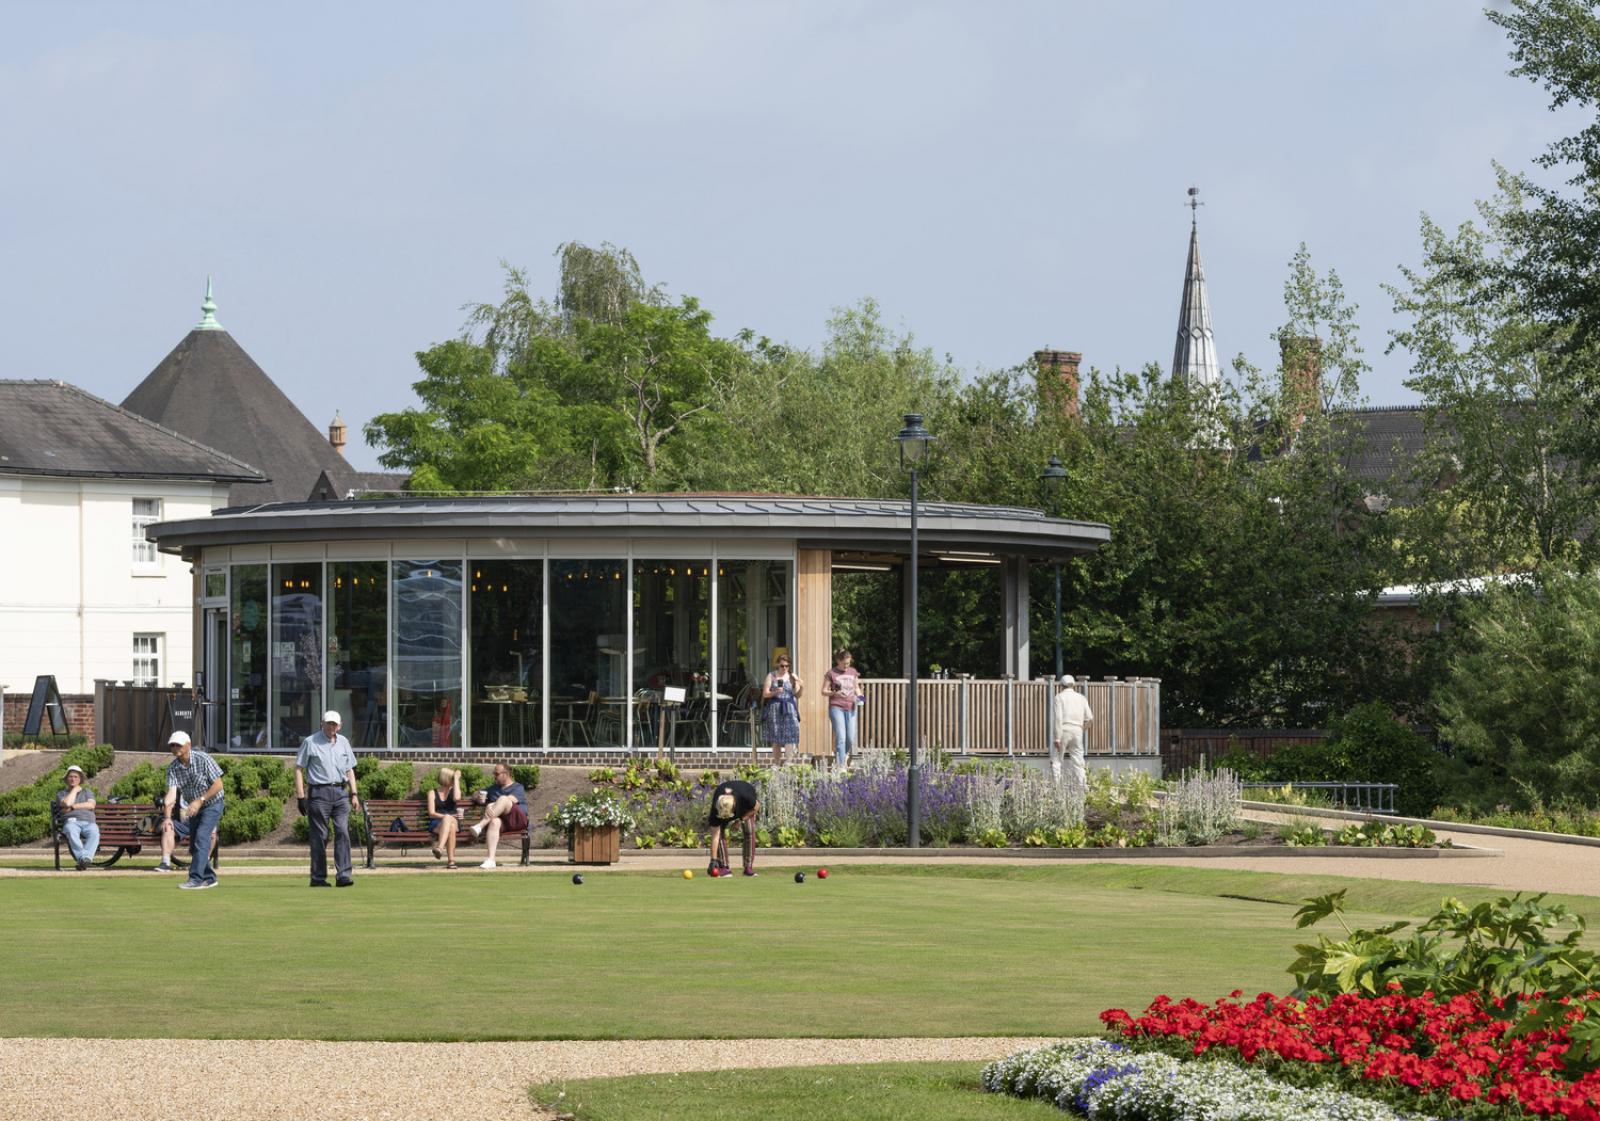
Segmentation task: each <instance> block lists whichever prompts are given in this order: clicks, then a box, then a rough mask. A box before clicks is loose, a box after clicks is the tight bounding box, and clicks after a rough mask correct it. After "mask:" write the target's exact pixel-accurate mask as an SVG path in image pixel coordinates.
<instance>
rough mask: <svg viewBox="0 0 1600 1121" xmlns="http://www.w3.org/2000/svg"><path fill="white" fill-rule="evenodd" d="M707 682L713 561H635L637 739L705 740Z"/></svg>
mask: <svg viewBox="0 0 1600 1121" xmlns="http://www.w3.org/2000/svg"><path fill="white" fill-rule="evenodd" d="M710 683H711V561H710V560H709V559H707V560H683V559H678V560H636V561H634V564H633V685H634V694H635V697H636V699H637V703H636V705H635V718H634V733H633V735H634V740H635V742H637V743H639V744H640V745H641V746H644V747H646V748H658V747H667V746H681V747H702V748H703V747H710V746H711V724H712V712H711V701H712V697H711V688H710ZM669 690H671V692H669Z"/></svg>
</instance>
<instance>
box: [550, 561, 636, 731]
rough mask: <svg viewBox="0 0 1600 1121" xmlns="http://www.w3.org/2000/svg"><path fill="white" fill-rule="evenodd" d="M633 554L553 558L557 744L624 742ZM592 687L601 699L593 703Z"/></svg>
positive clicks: (552, 643)
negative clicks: (630, 556) (623, 557)
mask: <svg viewBox="0 0 1600 1121" xmlns="http://www.w3.org/2000/svg"><path fill="white" fill-rule="evenodd" d="M626 563H627V562H625V561H622V560H617V559H611V560H603V559H602V560H558V561H551V562H550V694H551V696H550V700H551V705H552V711H553V713H554V717H553V718H554V720H555V722H556V724H555V727H554V728H553V729H552V734H551V746H553V747H571V746H574V745H582V744H583V743H585V742H586V741H587V742H589V743H595V744H607V745H616V744H621V743H623V742H624V740H625V737H626V728H627V723H626V722H627V721H628V720H629V719H630V713H629V699H628V697H627V695H626V694H627V689H628V676H627V656H628V604H627V589H628V580H627V576H628V573H627V568H626ZM591 694H592V695H593V696H594V701H593V703H588V700H589V697H590V696H591Z"/></svg>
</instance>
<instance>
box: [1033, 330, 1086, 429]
mask: <svg viewBox="0 0 1600 1121" xmlns="http://www.w3.org/2000/svg"><path fill="white" fill-rule="evenodd" d="M1033 361H1034V364H1035V365H1036V366H1037V367H1038V368H1039V399H1040V404H1041V405H1046V406H1048V407H1049V408H1051V409H1052V410H1054V411H1055V412H1057V413H1059V414H1060V415H1061V416H1066V417H1076V416H1077V415H1078V363H1080V362H1082V361H1083V354H1082V353H1081V352H1079V351H1076V350H1051V349H1050V348H1049V347H1046V348H1045V349H1044V350H1036V351H1034V352H1033Z"/></svg>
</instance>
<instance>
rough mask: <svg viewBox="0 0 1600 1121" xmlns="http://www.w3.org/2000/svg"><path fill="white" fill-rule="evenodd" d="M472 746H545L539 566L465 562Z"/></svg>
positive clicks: (517, 562) (540, 563)
mask: <svg viewBox="0 0 1600 1121" xmlns="http://www.w3.org/2000/svg"><path fill="white" fill-rule="evenodd" d="M470 564H471V568H472V579H471V582H470V583H469V585H468V591H469V593H470V603H471V605H472V606H471V612H472V614H471V626H470V627H469V628H468V633H469V634H470V635H471V636H472V659H471V661H472V689H471V691H470V694H469V695H470V696H471V698H472V703H471V707H472V743H473V745H474V746H476V747H540V746H543V744H544V724H543V720H544V562H543V561H536V560H493V561H490V560H482V561H478V560H475V561H472V562H470Z"/></svg>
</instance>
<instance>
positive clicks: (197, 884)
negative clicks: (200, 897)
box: [178, 880, 217, 891]
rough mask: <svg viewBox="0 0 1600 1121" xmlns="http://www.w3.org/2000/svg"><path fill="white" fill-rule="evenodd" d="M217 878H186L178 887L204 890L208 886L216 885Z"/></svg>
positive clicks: (184, 889) (187, 889) (189, 889)
mask: <svg viewBox="0 0 1600 1121" xmlns="http://www.w3.org/2000/svg"><path fill="white" fill-rule="evenodd" d="M216 886H217V881H216V880H184V881H183V883H181V884H179V885H178V887H179V888H180V889H181V890H183V891H204V890H205V889H206V888H208V887H216Z"/></svg>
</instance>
